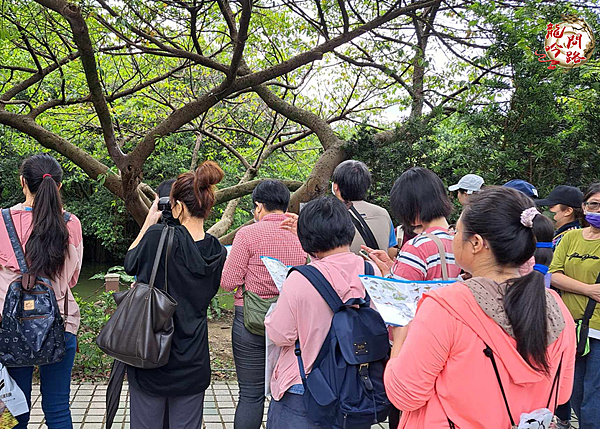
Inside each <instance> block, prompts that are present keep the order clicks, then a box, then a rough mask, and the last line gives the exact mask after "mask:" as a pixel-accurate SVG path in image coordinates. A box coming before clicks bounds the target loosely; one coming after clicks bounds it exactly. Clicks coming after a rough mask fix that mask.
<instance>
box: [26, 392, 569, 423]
mask: <svg viewBox="0 0 600 429" xmlns="http://www.w3.org/2000/svg"><path fill="white" fill-rule="evenodd" d="M238 392H239V390H238V385H237V383H236V382H227V383H225V382H217V383H214V384H212V385H211V386H210V387H209V388H208V390H207V391H206V396H205V398H204V428H205V429H229V428H231V429H233V417H234V414H235V406H236V405H237V399H238ZM105 401H106V385H99V384H73V385H71V414H72V416H73V428H74V429H104V428H105V427H106V425H105V420H106V403H105ZM31 402H32V404H33V406H32V410H31V419H30V420H29V426H28V428H29V429H47V426H46V425H45V424H44V413H43V412H42V397H41V396H40V387H39V385H38V386H33V390H32V393H31ZM267 407H268V403H267V404H265V414H264V417H265V419H264V420H265V421H266V415H267ZM112 427H113V428H115V429H129V389H128V386H127V383H125V384H124V385H123V391H122V392H121V402H120V404H119V410H118V411H117V416H116V417H115V421H114V423H113V426H112ZM262 427H263V428H264V427H265V425H264V423H263V425H262ZM573 427H574V428H578V427H579V426H578V425H577V423H576V422H575V423H574V424H573ZM373 428H375V429H382V428H385V429H387V428H388V425H387V423H383V424H381V425H377V426H373Z"/></svg>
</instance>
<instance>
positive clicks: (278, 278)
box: [260, 256, 290, 292]
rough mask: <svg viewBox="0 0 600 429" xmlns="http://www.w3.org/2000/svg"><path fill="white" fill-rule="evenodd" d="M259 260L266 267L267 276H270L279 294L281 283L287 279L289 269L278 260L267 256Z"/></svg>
mask: <svg viewBox="0 0 600 429" xmlns="http://www.w3.org/2000/svg"><path fill="white" fill-rule="evenodd" d="M260 260H261V261H262V263H263V264H265V267H267V270H268V271H269V274H271V277H272V278H273V281H274V282H275V286H277V289H279V292H281V288H282V286H283V282H284V281H285V279H286V278H287V274H288V271H289V270H290V267H289V266H287V265H285V264H284V263H283V262H281V261H280V260H279V259H275V258H271V257H269V256H261V257H260Z"/></svg>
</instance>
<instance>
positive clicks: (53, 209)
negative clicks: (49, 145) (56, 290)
mask: <svg viewBox="0 0 600 429" xmlns="http://www.w3.org/2000/svg"><path fill="white" fill-rule="evenodd" d="M62 175H63V172H62V168H61V167H60V164H59V163H58V161H56V159H54V158H53V157H52V156H50V155H48V154H42V155H34V156H32V157H30V158H27V159H26V160H25V161H23V164H21V176H23V180H24V182H25V184H26V185H27V187H28V188H29V191H30V192H31V193H32V194H33V195H34V199H33V222H32V224H31V234H30V236H29V239H28V240H27V243H26V244H25V255H26V259H27V264H28V265H29V268H30V270H31V271H32V273H33V274H35V275H41V276H45V277H48V278H51V279H53V278H56V276H57V275H58V274H59V273H60V271H61V270H62V268H63V266H64V263H65V259H66V257H67V252H68V249H69V230H68V229H67V224H66V222H65V219H64V217H63V206H62V201H61V198H60V192H59V190H58V187H59V185H60V183H61V181H62Z"/></svg>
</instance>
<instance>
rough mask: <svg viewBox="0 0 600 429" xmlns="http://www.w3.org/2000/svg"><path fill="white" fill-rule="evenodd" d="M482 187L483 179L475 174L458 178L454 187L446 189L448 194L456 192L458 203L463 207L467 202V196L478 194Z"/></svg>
mask: <svg viewBox="0 0 600 429" xmlns="http://www.w3.org/2000/svg"><path fill="white" fill-rule="evenodd" d="M482 185H483V177H481V176H478V175H477V174H467V175H465V176H463V177H461V178H460V180H459V181H458V183H457V184H456V185H452V186H449V187H448V190H449V191H450V192H454V191H458V201H459V202H460V205H461V206H465V205H467V204H468V202H469V195H471V194H473V193H475V192H479V191H480V190H481V186H482Z"/></svg>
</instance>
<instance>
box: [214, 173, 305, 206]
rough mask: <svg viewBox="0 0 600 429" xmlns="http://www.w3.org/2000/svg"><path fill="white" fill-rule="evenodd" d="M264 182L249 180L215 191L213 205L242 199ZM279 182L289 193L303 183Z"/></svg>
mask: <svg viewBox="0 0 600 429" xmlns="http://www.w3.org/2000/svg"><path fill="white" fill-rule="evenodd" d="M265 180H267V179H257V180H251V181H249V182H245V183H241V184H238V185H234V186H230V187H228V188H224V189H219V190H218V191H217V200H216V203H215V204H222V203H225V202H228V201H231V200H234V199H236V198H240V197H243V196H244V195H249V194H251V193H252V191H253V190H254V188H256V187H257V186H258V184H259V183H260V182H263V181H265ZM281 182H283V184H284V185H285V186H287V188H288V189H289V190H290V191H295V190H297V189H299V188H300V187H301V186H302V185H303V182H300V181H297V180H281Z"/></svg>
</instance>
